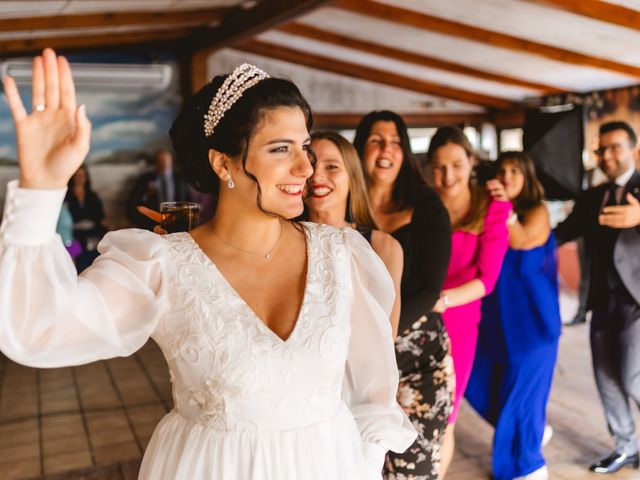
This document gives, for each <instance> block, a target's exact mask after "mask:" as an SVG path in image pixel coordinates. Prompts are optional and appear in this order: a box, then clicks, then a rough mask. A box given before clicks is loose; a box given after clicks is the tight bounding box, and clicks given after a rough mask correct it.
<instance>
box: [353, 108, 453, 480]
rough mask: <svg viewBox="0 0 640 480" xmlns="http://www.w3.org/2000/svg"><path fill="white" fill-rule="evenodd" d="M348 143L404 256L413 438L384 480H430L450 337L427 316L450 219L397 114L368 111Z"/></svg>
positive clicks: (403, 363)
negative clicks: (424, 177)
mask: <svg viewBox="0 0 640 480" xmlns="http://www.w3.org/2000/svg"><path fill="white" fill-rule="evenodd" d="M353 143H354V146H355V147H356V150H357V151H358V154H359V155H360V160H361V161H362V164H363V167H364V171H365V175H366V177H367V184H368V193H369V198H370V200H371V205H372V209H373V214H374V218H375V221H376V223H377V225H378V226H379V227H380V229H381V230H383V231H385V232H387V233H390V234H391V235H392V236H393V237H394V238H395V239H396V240H398V241H399V242H400V245H401V246H402V248H403V251H404V270H403V274H402V282H401V297H402V298H401V301H402V307H401V312H400V324H399V328H398V337H397V338H396V343H395V347H396V360H397V362H398V369H399V371H400V389H399V394H398V402H399V403H400V405H401V406H402V408H403V409H404V411H405V413H406V414H407V415H409V418H410V420H411V422H412V423H413V426H414V427H415V428H416V430H418V438H417V439H416V441H415V442H414V444H413V445H412V446H411V447H409V449H408V450H407V451H405V452H404V453H400V454H396V453H392V454H389V455H387V461H386V464H385V478H386V479H387V480H434V479H437V478H438V468H439V463H440V439H441V436H442V433H443V432H444V429H445V428H446V426H447V419H448V418H449V412H450V410H451V401H452V400H451V398H452V390H453V384H454V375H453V366H452V362H451V355H450V353H449V350H450V347H449V338H448V336H447V332H446V330H445V328H444V325H443V323H442V317H441V316H440V314H438V313H435V312H431V309H432V308H433V306H434V305H435V303H436V301H437V300H438V295H439V293H440V290H441V289H442V283H443V281H444V277H445V273H446V271H447V265H448V263H449V255H450V250H451V226H450V223H449V216H448V215H447V211H446V210H445V208H444V206H443V204H442V202H441V201H440V199H439V198H438V196H437V195H436V193H435V192H434V191H433V189H431V188H430V187H428V186H427V185H426V184H425V183H424V181H423V180H422V177H421V176H420V173H419V172H418V170H417V168H416V167H415V165H414V158H413V153H412V152H411V146H410V143H409V135H408V133H407V128H406V125H405V123H404V121H403V120H402V118H401V117H400V116H399V115H397V114H396V113H393V112H389V111H375V112H371V113H369V114H368V115H366V116H365V117H364V118H363V119H362V120H361V121H360V124H359V125H358V128H357V130H356V136H355V139H354V142H353Z"/></svg>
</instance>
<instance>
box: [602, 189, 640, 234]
mask: <svg viewBox="0 0 640 480" xmlns="http://www.w3.org/2000/svg"><path fill="white" fill-rule="evenodd" d="M627 202H628V203H629V204H628V205H614V206H611V207H605V208H603V209H602V212H601V213H600V215H599V216H598V223H599V224H600V225H603V226H605V227H611V228H633V227H637V226H638V225H640V201H638V199H637V198H636V197H634V196H633V195H632V194H631V193H627Z"/></svg>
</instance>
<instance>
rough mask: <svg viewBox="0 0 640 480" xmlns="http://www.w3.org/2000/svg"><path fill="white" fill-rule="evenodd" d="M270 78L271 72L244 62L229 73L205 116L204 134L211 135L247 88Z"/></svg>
mask: <svg viewBox="0 0 640 480" xmlns="http://www.w3.org/2000/svg"><path fill="white" fill-rule="evenodd" d="M265 78H269V74H267V73H266V72H264V71H263V70H260V69H259V68H258V67H254V66H253V65H250V64H248V63H243V64H242V65H240V66H239V67H238V68H236V69H235V70H234V71H233V73H232V74H231V75H229V76H228V77H227V78H226V79H225V80H224V82H223V83H222V86H221V87H220V88H219V89H218V91H217V92H216V94H215V96H214V97H213V100H211V105H209V110H208V111H207V113H206V114H205V116H204V135H205V137H210V136H211V135H213V130H214V129H215V128H216V126H217V125H218V123H220V120H222V117H224V114H225V113H226V112H227V110H229V109H230V108H231V107H232V106H233V104H234V103H236V102H237V101H238V99H239V98H240V97H241V96H242V94H243V93H244V92H245V90H247V89H249V88H251V87H253V86H254V85H255V84H256V83H258V82H260V81H262V80H264V79H265Z"/></svg>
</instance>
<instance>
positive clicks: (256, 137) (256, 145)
mask: <svg viewBox="0 0 640 480" xmlns="http://www.w3.org/2000/svg"><path fill="white" fill-rule="evenodd" d="M310 144H311V139H310V138H309V132H308V130H307V122H306V118H305V115H304V113H303V112H302V110H301V109H299V108H297V107H293V108H292V107H278V108H275V109H270V110H266V111H265V112H263V113H262V118H261V120H260V122H259V123H258V126H257V128H256V130H255V131H254V132H253V134H252V135H251V138H250V140H249V148H248V151H247V161H246V171H247V173H248V174H249V175H253V176H254V177H255V180H256V181H257V183H258V185H260V198H259V200H260V206H261V207H262V209H263V210H266V211H267V212H270V213H273V214H276V215H279V216H282V217H284V218H294V217H297V216H299V215H300V214H301V213H302V211H303V201H302V196H303V192H304V187H305V184H306V181H307V179H308V178H309V177H310V176H311V175H312V174H313V167H312V164H311V153H310ZM231 175H232V178H233V181H234V182H235V184H236V188H237V194H238V195H242V197H243V201H246V202H247V204H248V205H253V206H254V207H255V208H258V206H257V202H256V198H257V196H258V185H256V182H255V181H253V180H252V179H251V178H249V177H248V176H247V175H246V174H245V173H244V171H243V168H242V162H241V161H240V160H238V161H236V162H234V166H233V168H232V172H231ZM222 182H223V183H222V186H223V188H226V186H225V183H224V182H225V179H224V178H223V179H222Z"/></svg>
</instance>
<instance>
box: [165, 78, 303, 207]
mask: <svg viewBox="0 0 640 480" xmlns="http://www.w3.org/2000/svg"><path fill="white" fill-rule="evenodd" d="M227 76H228V75H219V76H217V77H215V78H214V79H213V80H212V81H211V82H210V83H208V84H207V85H205V86H204V87H202V89H200V91H198V92H197V93H196V94H195V95H193V96H192V97H191V98H189V99H188V100H187V101H186V102H185V104H184V105H183V107H182V110H181V112H180V115H178V117H177V118H176V119H175V121H174V122H173V126H172V127H171V130H170V131H169V135H170V136H171V141H172V142H173V149H174V150H175V152H176V160H177V162H178V164H179V165H180V166H181V171H182V174H183V175H184V177H185V179H186V180H187V181H188V182H189V183H190V184H191V186H192V187H193V188H195V189H196V190H198V191H200V192H206V193H213V194H214V195H216V196H217V194H218V191H219V186H220V181H219V179H218V176H217V175H216V174H215V172H214V171H213V169H212V168H211V164H210V163H209V150H210V149H214V150H217V151H218V152H221V153H224V154H226V155H228V156H229V157H231V158H240V159H241V161H242V167H243V170H244V173H245V175H247V176H248V177H249V178H251V179H252V180H253V181H254V182H256V184H257V185H258V197H257V199H256V201H257V204H258V207H259V208H260V209H261V210H263V209H262V206H261V204H260V196H261V192H260V185H259V184H258V181H257V179H256V178H255V177H254V176H253V175H252V174H251V173H250V172H248V171H247V169H246V163H247V152H248V150H249V141H250V140H251V137H252V135H253V133H254V132H255V130H256V129H257V128H258V127H259V125H260V123H261V122H262V120H263V118H264V115H265V113H266V112H268V111H269V110H274V109H276V108H279V107H292V108H296V107H297V108H300V109H301V110H302V112H303V113H304V116H305V119H306V123H307V129H308V130H309V131H310V130H311V127H312V125H313V116H312V114H311V108H310V107H309V104H308V103H307V101H306V100H305V98H304V97H303V96H302V93H300V90H299V89H298V87H296V86H295V84H294V83H293V82H291V81H289V80H286V79H281V78H266V79H264V80H262V81H260V82H258V83H257V84H256V85H254V86H252V87H250V88H248V89H247V90H245V92H244V93H243V94H242V96H241V97H240V98H239V99H238V100H237V101H236V102H235V103H234V104H233V106H232V107H231V108H230V109H229V110H227V111H226V112H225V114H224V117H222V119H221V120H220V122H219V123H218V125H216V127H215V130H214V132H213V135H211V136H210V137H206V136H205V134H204V115H205V114H206V113H207V111H208V110H209V105H210V104H211V100H212V99H213V97H214V95H215V94H216V92H217V91H218V89H219V88H220V86H221V85H222V83H223V82H224V80H225V79H226V78H227ZM310 155H312V152H310ZM311 161H312V163H313V158H311ZM263 211H264V210H263ZM267 213H268V212H267Z"/></svg>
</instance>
